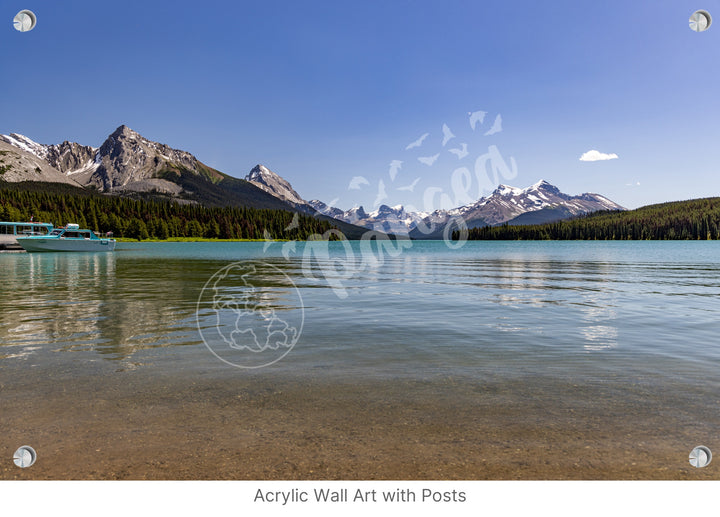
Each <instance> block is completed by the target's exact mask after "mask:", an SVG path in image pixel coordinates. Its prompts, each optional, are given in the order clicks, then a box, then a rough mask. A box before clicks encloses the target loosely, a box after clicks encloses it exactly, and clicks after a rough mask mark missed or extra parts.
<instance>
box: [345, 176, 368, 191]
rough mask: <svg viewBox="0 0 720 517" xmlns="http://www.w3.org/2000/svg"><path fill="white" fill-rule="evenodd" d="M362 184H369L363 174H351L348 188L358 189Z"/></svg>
mask: <svg viewBox="0 0 720 517" xmlns="http://www.w3.org/2000/svg"><path fill="white" fill-rule="evenodd" d="M362 185H370V182H369V181H368V180H367V179H366V178H365V177H363V176H353V179H351V180H350V184H349V185H348V190H360V187H361V186H362Z"/></svg>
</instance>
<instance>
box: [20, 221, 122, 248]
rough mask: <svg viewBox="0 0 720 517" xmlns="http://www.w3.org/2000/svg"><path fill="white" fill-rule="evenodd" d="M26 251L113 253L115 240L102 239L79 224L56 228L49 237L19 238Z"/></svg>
mask: <svg viewBox="0 0 720 517" xmlns="http://www.w3.org/2000/svg"><path fill="white" fill-rule="evenodd" d="M16 238H17V242H18V244H20V246H22V247H23V248H24V249H25V251H28V252H36V251H113V250H115V239H101V238H99V237H98V236H97V235H95V233H94V232H92V231H91V230H81V229H80V226H79V225H77V224H68V225H67V226H65V227H62V228H55V229H53V230H52V231H51V232H50V233H49V234H47V235H30V236H27V237H21V236H17V237H16Z"/></svg>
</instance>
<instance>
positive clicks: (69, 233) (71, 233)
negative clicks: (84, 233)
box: [63, 232, 78, 239]
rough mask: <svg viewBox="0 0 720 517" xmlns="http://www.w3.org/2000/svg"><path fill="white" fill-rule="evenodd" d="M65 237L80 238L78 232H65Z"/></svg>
mask: <svg viewBox="0 0 720 517" xmlns="http://www.w3.org/2000/svg"><path fill="white" fill-rule="evenodd" d="M63 237H67V238H68V239H77V238H78V232H65V234H64V235H63Z"/></svg>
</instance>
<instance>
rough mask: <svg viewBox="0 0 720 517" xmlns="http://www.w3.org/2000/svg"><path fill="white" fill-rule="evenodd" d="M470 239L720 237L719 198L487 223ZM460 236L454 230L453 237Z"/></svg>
mask: <svg viewBox="0 0 720 517" xmlns="http://www.w3.org/2000/svg"><path fill="white" fill-rule="evenodd" d="M468 233H469V234H468V239H470V240H646V239H647V240H689V239H702V240H705V239H718V238H720V198H717V197H712V198H705V199H693V200H691V201H676V202H671V203H662V204H659V205H650V206H645V207H642V208H638V209H636V210H628V211H624V212H618V211H607V212H595V213H592V214H589V215H585V216H581V217H576V218H573V219H567V220H564V221H557V222H554V223H546V224H538V225H527V226H509V225H502V226H492V227H491V226H485V227H483V228H473V229H471V230H469V232H468ZM458 237H459V233H458V232H453V238H454V239H457V238H458Z"/></svg>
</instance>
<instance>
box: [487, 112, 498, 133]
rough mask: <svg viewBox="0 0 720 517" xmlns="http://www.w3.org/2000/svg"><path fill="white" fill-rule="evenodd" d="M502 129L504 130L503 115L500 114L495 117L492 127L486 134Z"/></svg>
mask: <svg viewBox="0 0 720 517" xmlns="http://www.w3.org/2000/svg"><path fill="white" fill-rule="evenodd" d="M500 131H502V116H500V115H498V116H497V117H495V122H493V125H492V127H491V128H490V129H488V130H487V131H486V132H485V136H490V135H494V134H495V133H499V132H500Z"/></svg>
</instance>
